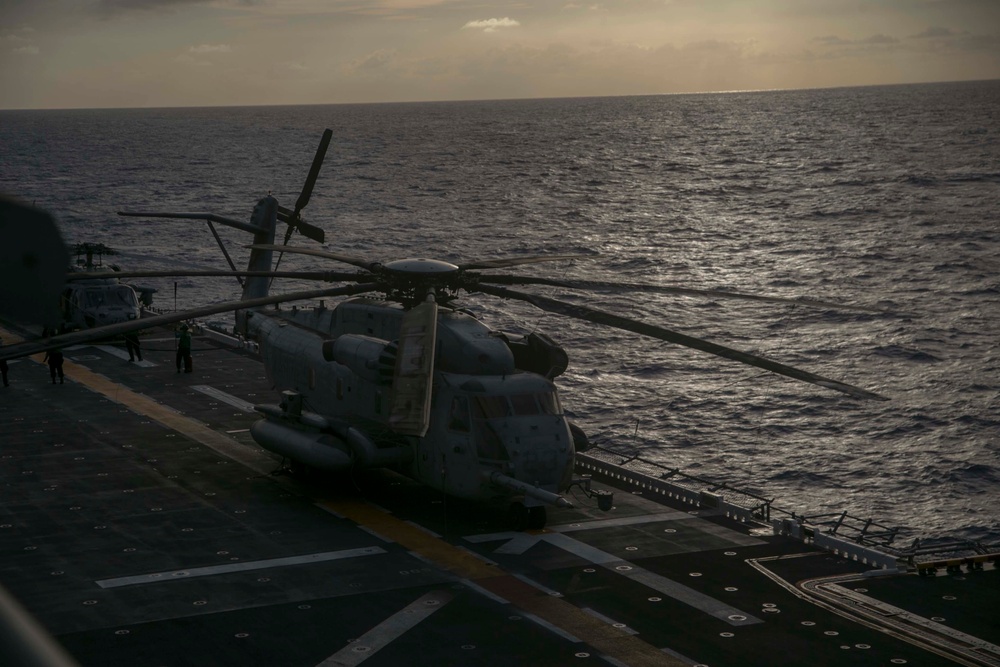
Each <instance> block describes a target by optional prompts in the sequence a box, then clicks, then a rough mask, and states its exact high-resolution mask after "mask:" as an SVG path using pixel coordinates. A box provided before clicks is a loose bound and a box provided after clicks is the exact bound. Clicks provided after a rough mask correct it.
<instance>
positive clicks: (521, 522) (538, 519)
mask: <svg viewBox="0 0 1000 667" xmlns="http://www.w3.org/2000/svg"><path fill="white" fill-rule="evenodd" d="M507 519H508V521H509V522H510V527H511V528H512V529H513V530H541V529H542V528H544V527H545V522H546V521H547V520H548V513H547V512H546V511H545V506H544V505H535V506H534V507H526V506H525V504H524V503H521V502H513V503H511V504H510V508H509V509H508V510H507Z"/></svg>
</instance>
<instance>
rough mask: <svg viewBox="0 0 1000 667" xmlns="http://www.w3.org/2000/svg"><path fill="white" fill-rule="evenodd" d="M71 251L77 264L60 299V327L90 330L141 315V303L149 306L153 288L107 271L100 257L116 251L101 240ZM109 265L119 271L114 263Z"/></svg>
mask: <svg viewBox="0 0 1000 667" xmlns="http://www.w3.org/2000/svg"><path fill="white" fill-rule="evenodd" d="M74 252H75V253H76V256H77V259H76V264H75V265H73V266H71V267H70V272H69V274H68V275H67V276H66V287H65V289H64V290H63V292H62V295H61V298H60V300H59V301H60V311H61V313H62V320H63V321H62V325H61V327H62V328H63V329H89V328H93V327H98V326H102V325H106V324H115V323H117V322H127V321H129V320H136V319H139V318H140V317H142V308H143V306H150V305H152V303H153V293H154V292H156V289H154V288H152V287H139V286H134V285H129V284H127V283H123V282H121V281H120V280H119V278H118V276H115V275H113V274H112V275H107V274H106V271H105V267H104V261H103V258H104V256H105V255H116V254H118V253H117V251H116V250H114V248H110V247H108V246H106V245H104V244H103V243H78V244H76V247H75V248H74ZM95 255H96V257H95ZM109 268H110V269H111V270H112V271H114V272H116V273H117V272H119V271H120V268H119V267H118V266H117V265H116V264H111V265H109Z"/></svg>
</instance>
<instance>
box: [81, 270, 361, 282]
mask: <svg viewBox="0 0 1000 667" xmlns="http://www.w3.org/2000/svg"><path fill="white" fill-rule="evenodd" d="M232 276H241V277H247V278H296V279H298V280H322V281H326V282H330V283H332V282H341V281H356V280H358V279H359V278H362V277H365V276H360V275H359V274H357V273H337V272H335V271H211V270H204V271H202V270H185V269H182V270H178V271H102V272H100V273H97V272H87V273H82V272H80V273H68V274H66V281H67V282H74V281H78V280H93V279H95V278H174V277H175V278H212V277H226V278H229V277H232Z"/></svg>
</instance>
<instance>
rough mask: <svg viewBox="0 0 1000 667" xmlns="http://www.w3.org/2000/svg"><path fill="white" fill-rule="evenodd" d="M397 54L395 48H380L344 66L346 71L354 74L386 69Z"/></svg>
mask: <svg viewBox="0 0 1000 667" xmlns="http://www.w3.org/2000/svg"><path fill="white" fill-rule="evenodd" d="M395 56H396V52H395V51H394V50H393V49H379V50H378V51H373V52H372V53H369V54H368V55H366V56H363V57H361V58H358V59H356V60H352V61H351V62H350V63H348V64H347V65H345V66H344V68H343V69H344V71H345V72H349V73H352V74H371V73H374V72H379V71H384V70H386V69H387V68H388V67H389V66H390V65H391V64H392V61H393V59H394V58H395Z"/></svg>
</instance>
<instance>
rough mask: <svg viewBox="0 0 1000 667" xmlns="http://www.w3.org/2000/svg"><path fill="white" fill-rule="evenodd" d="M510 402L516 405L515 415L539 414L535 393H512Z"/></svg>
mask: <svg viewBox="0 0 1000 667" xmlns="http://www.w3.org/2000/svg"><path fill="white" fill-rule="evenodd" d="M510 404H511V405H513V406H514V414H515V415H537V414H538V403H537V401H535V395H534V394H511V397H510Z"/></svg>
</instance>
